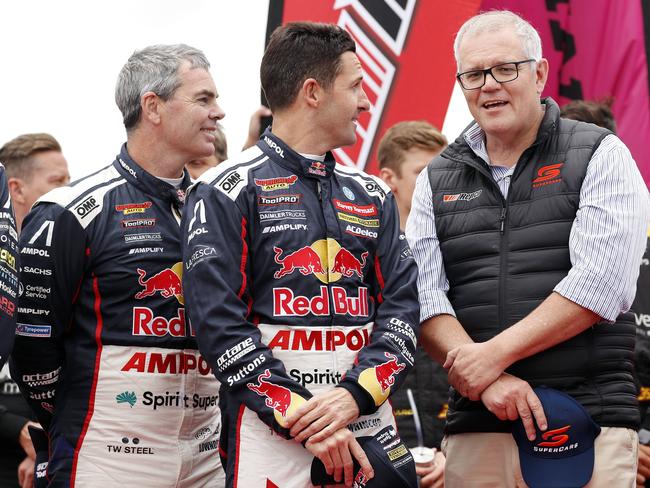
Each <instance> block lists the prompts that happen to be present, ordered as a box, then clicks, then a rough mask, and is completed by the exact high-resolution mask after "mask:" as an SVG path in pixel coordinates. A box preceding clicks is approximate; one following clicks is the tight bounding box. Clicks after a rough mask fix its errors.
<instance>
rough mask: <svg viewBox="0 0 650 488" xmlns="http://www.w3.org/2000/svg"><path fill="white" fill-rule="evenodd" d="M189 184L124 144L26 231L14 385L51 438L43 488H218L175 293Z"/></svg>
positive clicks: (208, 394)
mask: <svg viewBox="0 0 650 488" xmlns="http://www.w3.org/2000/svg"><path fill="white" fill-rule="evenodd" d="M189 183H190V179H189V175H188V174H187V172H186V174H185V177H184V181H183V183H182V184H181V187H180V189H179V190H177V189H175V188H174V187H173V186H171V185H169V184H167V183H166V182H164V181H162V180H160V179H158V178H156V177H154V176H153V175H151V174H149V173H147V172H146V171H144V170H143V169H142V168H140V167H139V166H138V165H137V164H136V163H135V161H133V160H132V159H131V158H130V157H129V154H128V152H127V150H126V145H125V146H124V147H123V148H122V151H121V153H120V155H119V156H118V157H117V159H116V160H115V161H114V162H113V164H111V165H109V166H107V167H106V168H104V169H102V170H100V171H99V172H97V173H95V174H93V175H90V176H88V177H86V178H84V179H82V180H79V181H77V182H75V183H73V184H71V185H70V186H67V187H62V188H58V189H55V190H53V191H51V192H49V193H47V194H46V195H44V196H43V197H41V199H40V200H39V201H38V202H37V203H36V205H35V207H34V209H33V210H32V212H31V213H30V214H29V215H28V217H27V219H26V221H25V225H24V227H23V231H22V233H21V236H20V250H21V259H22V282H21V285H22V289H21V291H22V294H21V296H20V300H19V304H20V313H19V322H20V324H19V326H18V335H17V336H16V346H15V351H14V355H13V368H12V376H13V378H14V380H15V381H16V382H17V383H18V384H19V386H20V387H21V390H22V391H23V394H24V395H25V396H26V398H27V401H28V402H29V403H30V406H31V407H32V409H33V410H34V411H35V412H36V414H37V417H38V419H39V421H40V423H41V425H43V427H44V428H45V429H46V430H47V431H48V434H49V437H50V457H49V465H48V471H47V476H48V478H49V482H50V485H49V486H138V487H160V486H179V487H203V486H219V485H218V484H217V480H218V478H219V477H222V476H223V470H222V468H221V466H220V463H219V460H218V456H216V452H217V448H218V431H219V410H218V396H217V395H218V388H219V384H218V382H217V381H216V380H215V379H214V376H213V375H212V373H211V371H210V368H209V366H208V365H207V363H206V361H205V360H203V359H202V358H201V357H200V355H199V353H198V350H197V345H196V340H195V338H194V331H193V328H192V325H191V324H190V323H189V322H188V321H187V320H186V317H185V308H184V300H183V295H182V290H181V273H182V263H181V262H180V261H181V254H180V227H179V223H180V207H181V205H182V199H183V198H184V188H186V187H187V186H189Z"/></svg>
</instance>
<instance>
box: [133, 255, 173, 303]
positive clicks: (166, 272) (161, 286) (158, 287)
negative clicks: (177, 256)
mask: <svg viewBox="0 0 650 488" xmlns="http://www.w3.org/2000/svg"><path fill="white" fill-rule="evenodd" d="M138 275H139V277H138V283H140V285H141V286H143V287H144V289H143V290H141V291H139V292H138V293H136V294H135V298H137V299H138V300H141V299H143V298H145V297H150V296H152V295H155V294H156V293H160V294H161V295H162V296H163V297H164V298H170V297H172V296H175V297H176V299H177V300H178V302H179V303H180V304H181V305H184V304H185V301H184V300H183V289H182V285H181V280H182V277H183V263H180V262H178V263H176V264H174V265H173V266H172V267H171V268H166V269H163V270H162V271H160V272H158V273H156V274H155V275H153V276H151V277H149V278H147V279H145V278H146V277H147V272H146V271H145V270H143V269H140V268H138Z"/></svg>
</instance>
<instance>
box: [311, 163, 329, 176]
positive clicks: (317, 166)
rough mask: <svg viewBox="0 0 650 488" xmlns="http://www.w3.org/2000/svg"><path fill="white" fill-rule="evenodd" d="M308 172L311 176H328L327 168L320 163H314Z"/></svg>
mask: <svg viewBox="0 0 650 488" xmlns="http://www.w3.org/2000/svg"><path fill="white" fill-rule="evenodd" d="M307 172H308V173H309V174H311V175H316V176H327V166H325V164H324V163H321V162H320V161H312V162H311V166H309V168H308V169H307Z"/></svg>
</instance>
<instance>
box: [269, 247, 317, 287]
mask: <svg viewBox="0 0 650 488" xmlns="http://www.w3.org/2000/svg"><path fill="white" fill-rule="evenodd" d="M273 251H274V252H275V257H274V260H275V262H276V263H277V264H279V265H280V266H281V268H280V270H279V271H276V272H275V274H274V275H273V277H274V278H275V279H276V280H277V279H279V278H282V277H283V276H286V275H288V274H291V273H293V272H294V271H296V270H298V271H300V272H301V273H302V274H303V275H305V276H306V275H309V274H313V273H325V270H324V269H323V264H322V263H321V260H320V256H319V255H318V254H317V253H316V251H314V250H313V249H312V248H311V247H309V246H305V247H301V248H300V249H298V250H297V251H294V252H292V253H291V254H287V255H286V256H285V257H284V258H282V259H280V255H281V254H282V253H283V250H282V249H281V248H279V247H273Z"/></svg>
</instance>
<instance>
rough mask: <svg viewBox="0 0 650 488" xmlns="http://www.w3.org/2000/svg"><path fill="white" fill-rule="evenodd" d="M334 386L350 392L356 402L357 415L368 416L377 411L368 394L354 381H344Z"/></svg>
mask: <svg viewBox="0 0 650 488" xmlns="http://www.w3.org/2000/svg"><path fill="white" fill-rule="evenodd" d="M336 386H337V387H339V388H345V389H346V390H348V391H349V392H350V394H351V395H352V397H353V398H354V401H355V402H357V405H358V406H359V415H370V414H371V413H375V412H376V411H377V406H376V405H375V401H374V400H373V399H372V397H371V396H370V393H368V392H367V391H366V390H364V389H363V387H362V386H361V385H359V383H356V382H355V381H354V380H348V379H345V380H343V381H341V382H340V383H339V384H338V385H336Z"/></svg>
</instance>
